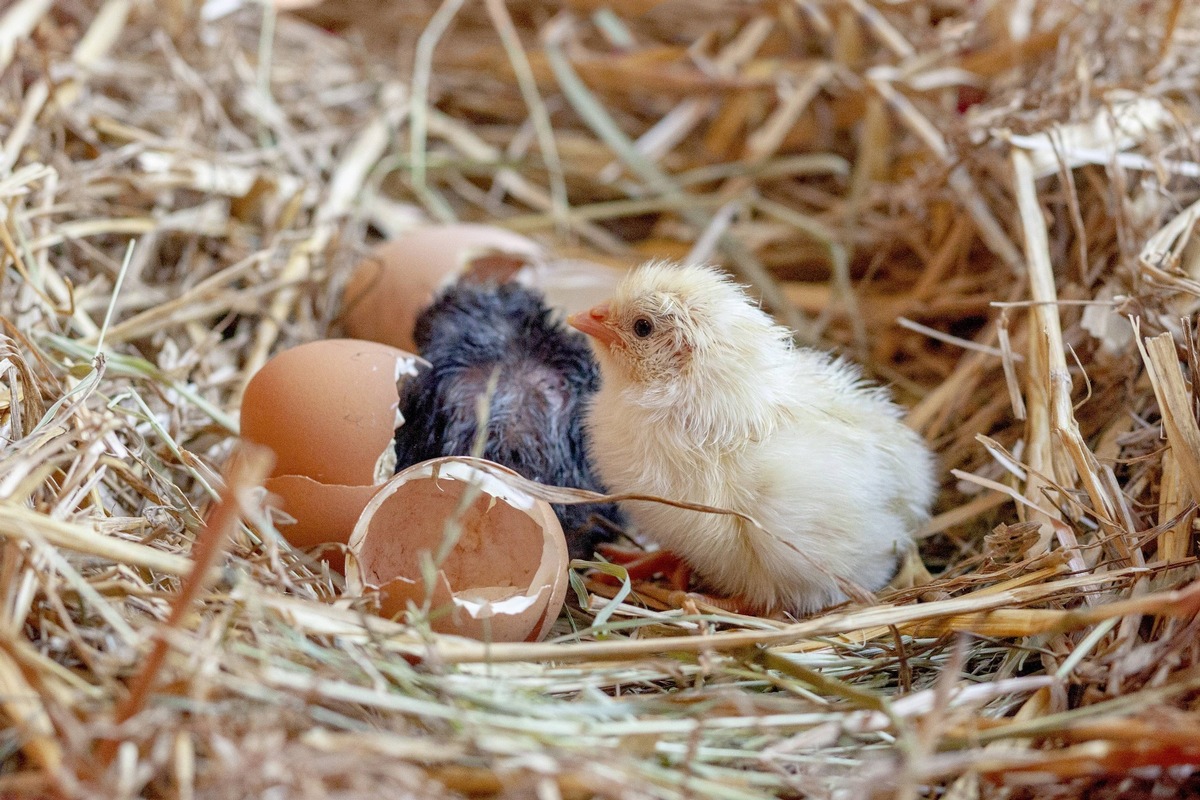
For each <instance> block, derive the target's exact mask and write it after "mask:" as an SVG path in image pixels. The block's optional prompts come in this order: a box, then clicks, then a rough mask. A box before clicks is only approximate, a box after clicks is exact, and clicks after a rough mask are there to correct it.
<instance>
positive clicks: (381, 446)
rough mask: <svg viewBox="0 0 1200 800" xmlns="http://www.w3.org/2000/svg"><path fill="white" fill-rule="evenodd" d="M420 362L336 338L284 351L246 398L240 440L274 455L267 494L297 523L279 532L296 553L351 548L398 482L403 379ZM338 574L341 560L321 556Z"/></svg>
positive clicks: (250, 387) (387, 349) (334, 554)
mask: <svg viewBox="0 0 1200 800" xmlns="http://www.w3.org/2000/svg"><path fill="white" fill-rule="evenodd" d="M418 362H419V359H417V358H416V357H415V356H413V355H412V354H410V353H406V352H404V351H403V350H398V349H396V348H394V347H388V346H386V345H381V344H376V343H374V342H362V341H357V340H353V339H329V340H324V341H317V342H310V343H308V344H303V345H300V346H299V347H294V348H292V349H291V350H285V351H284V352H282V353H280V354H278V355H277V356H275V357H274V358H272V359H271V360H270V361H268V362H267V363H266V364H264V365H263V367H262V369H260V370H259V371H258V372H257V373H255V375H254V377H253V378H251V379H250V383H249V384H247V386H246V392H245V394H244V395H243V397H242V411H241V417H242V423H241V431H242V436H243V437H244V438H246V439H248V440H250V441H252V442H257V443H259V444H262V445H266V446H267V447H269V448H271V450H272V451H273V452H274V453H275V467H274V469H273V470H272V471H271V477H270V478H269V479H268V480H267V481H266V483H265V486H266V489H267V490H268V491H269V492H271V493H272V494H274V495H276V496H277V497H278V498H279V500H280V501H281V507H282V510H283V511H284V512H285V513H286V514H287V515H288V516H290V517H292V518H293V519H295V520H296V522H295V523H294V524H290V525H281V526H280V533H282V534H283V536H284V537H285V538H286V539H287V540H288V541H289V542H291V543H292V545H293V546H295V547H298V548H308V547H313V546H316V545H320V544H327V543H341V544H345V543H346V542H347V540H349V538H350V533H351V531H353V529H354V524H355V522H356V521H357V520H358V517H359V514H360V513H361V512H362V509H363V506H365V505H366V504H367V501H368V500H370V498H371V496H372V495H373V494H374V493H375V491H376V490H377V489H378V488H379V486H380V485H381V484H382V483H383V482H384V481H385V480H386V479H387V478H388V477H390V476H391V474H392V470H393V468H394V465H395V451H394V449H393V439H394V436H395V429H396V428H397V427H398V426H399V425H400V424H401V423H402V422H403V419H402V418H401V416H400V413H399V404H400V396H399V391H398V388H397V383H398V381H399V380H400V379H401V378H402V377H403V376H405V375H411V374H415V373H416V366H417V363H418ZM322 557H324V558H325V559H326V560H327V561H329V563H330V565H331V566H332V567H334V568H335V569H340V561H341V556H340V553H337V552H335V550H334V549H333V548H330V549H329V550H328V551H327V552H326V553H325V554H323V556H322Z"/></svg>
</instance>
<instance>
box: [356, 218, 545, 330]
mask: <svg viewBox="0 0 1200 800" xmlns="http://www.w3.org/2000/svg"><path fill="white" fill-rule="evenodd" d="M543 257H544V253H543V251H542V248H541V247H540V246H539V245H538V244H537V243H536V242H534V241H533V240H532V239H527V238H525V237H524V236H521V235H520V234H517V233H513V232H512V231H508V230H505V229H503V228H496V227H492V226H490V225H474V224H467V223H462V224H453V225H430V226H428V227H423V228H415V229H413V230H412V231H409V232H408V233H406V234H405V235H403V236H401V237H399V238H398V239H394V240H392V241H390V242H388V243H386V244H383V245H380V246H379V247H377V248H376V249H375V250H374V251H372V253H371V254H370V255H369V256H367V258H366V259H364V260H363V261H362V263H360V264H359V265H358V266H357V267H355V269H354V272H353V273H352V274H351V276H350V280H349V282H348V283H347V284H346V290H345V292H344V293H343V295H342V322H343V323H344V325H345V328H346V333H347V334H348V335H350V336H352V337H354V338H356V339H366V340H368V341H372V342H380V343H383V344H388V345H392V346H393V347H399V348H402V349H405V350H414V349H416V343H415V342H414V341H413V326H414V325H415V324H416V321H417V317H418V316H419V315H420V313H421V312H422V311H424V310H425V308H426V307H427V306H428V305H429V304H430V303H432V302H433V298H434V296H435V295H436V294H437V292H438V291H439V290H441V289H443V288H444V287H446V286H448V285H450V284H451V283H453V282H454V281H456V280H458V279H459V278H462V277H464V276H471V277H472V278H473V279H477V280H495V281H497V282H502V281H505V280H508V279H510V278H511V277H512V276H513V274H515V273H516V272H517V271H518V270H520V269H521V268H522V267H525V266H526V265H529V264H535V263H537V262H539V261H541V260H542V259H543Z"/></svg>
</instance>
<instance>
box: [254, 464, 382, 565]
mask: <svg viewBox="0 0 1200 800" xmlns="http://www.w3.org/2000/svg"><path fill="white" fill-rule="evenodd" d="M263 485H264V486H265V487H266V489H267V491H268V492H270V493H271V494H273V495H276V497H277V498H278V505H279V507H280V508H281V509H282V510H283V511H284V512H285V513H286V514H287V515H288V516H290V517H292V518H294V519H295V520H296V521H295V522H294V523H292V524H282V523H281V524H280V525H279V532H280V533H281V534H282V535H283V537H284V538H285V539H287V540H288V541H289V542H291V544H292V546H293V547H297V548H299V549H301V550H307V549H308V548H310V547H316V546H318V545H322V544H346V543H347V542H349V541H350V534H351V533H353V532H354V525H355V523H357V522H358V518H359V517H360V516H361V515H362V511H363V508H365V507H366V505H367V502H368V501H369V500H370V499H371V498H372V497H374V496H375V493H376V492H378V491H379V488H380V487H379V485H373V486H338V485H329V484H324V483H317V482H316V481H314V480H313V479H312V478H306V477H304V476H303V475H280V476H278V477H275V478H267V480H266V482H265V483H264V484H263ZM320 557H321V558H322V559H323V560H325V561H327V562H328V563H329V566H330V568H331V569H334V570H337V571H338V572H341V571H342V570H343V569H344V563H343V557H342V551H341V550H340V549H339V548H335V547H330V548H326V549H325V550H323V551H321V553H320Z"/></svg>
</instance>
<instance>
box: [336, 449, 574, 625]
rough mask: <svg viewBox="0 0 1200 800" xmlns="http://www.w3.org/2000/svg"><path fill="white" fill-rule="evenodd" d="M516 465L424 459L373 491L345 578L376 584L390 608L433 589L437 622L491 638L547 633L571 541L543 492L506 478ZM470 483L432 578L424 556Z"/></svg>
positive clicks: (355, 585) (364, 585)
mask: <svg viewBox="0 0 1200 800" xmlns="http://www.w3.org/2000/svg"><path fill="white" fill-rule="evenodd" d="M504 474H510V475H515V474H516V473H514V472H512V471H511V470H509V469H507V468H505V467H502V466H500V465H499V464H493V463H492V462H489V461H485V460H483V459H475V458H465V457H452V458H437V459H433V460H430V461H424V462H422V463H420V464H416V465H414V466H412V467H409V468H408V469H406V470H404V471H402V472H400V473H398V474H397V475H396V476H395V477H394V478H392V479H391V480H390V481H388V483H387V484H386V485H385V486H384V487H383V488H381V489H380V490H379V492H378V493H377V494H376V495H375V496H374V497H372V498H371V500H370V502H368V503H367V506H366V508H365V509H363V513H362V516H361V517H360V518H359V520H358V524H357V525H355V527H354V533H353V534H352V535H351V536H350V545H349V553H348V555H347V558H346V586H347V588H348V590H349V591H350V592H351V593H354V594H361V593H363V592H364V591H369V590H373V589H378V590H379V599H380V606H381V609H380V610H381V613H382V614H383V615H384V616H387V617H393V616H396V615H397V614H401V613H403V612H404V611H405V610H406V609H407V608H408V605H409V603H412V604H413V605H414V606H416V607H418V608H419V607H422V606H423V605H424V603H425V600H426V597H427V596H428V597H429V599H430V625H431V627H432V628H433V630H435V631H438V632H440V633H456V634H460V635H463V636H470V637H472V638H475V639H480V640H484V641H497V642H520V641H540V640H541V639H543V638H544V637H545V636H546V634H547V633H549V631H550V628H551V626H552V625H553V624H554V620H555V619H557V617H558V612H559V611H560V610H562V606H563V601H564V600H565V598H566V593H567V580H568V578H567V566H568V564H569V557H568V555H567V542H566V539H565V538H564V536H563V532H562V526H561V525H560V524H559V522H558V518H557V517H556V516H555V515H554V511H553V509H551V508H550V505H549V504H548V503H546V502H545V501H544V500H538V499H536V498H534V497H532V496H530V495H528V494H526V493H525V492H523V491H521V490H519V489H517V488H515V487H513V486H509V485H508V484H506V483H505V482H504V480H503V477H502V476H503V475H504ZM473 485H475V486H478V487H479V488H480V493H479V496H478V497H476V498H475V499H474V501H473V502H472V503H471V504H470V506H468V507H467V509H466V510H465V512H464V513H462V515H461V517H460V518H459V519H458V523H459V526H460V528H459V531H460V532H459V535H458V539H457V541H456V542H455V543H454V546H453V548H452V549H451V550H450V552H449V554H448V555H447V556H446V558H445V560H444V561H443V562H442V563H441V565H440V566H439V568H438V570H437V572H436V577H435V579H434V585H433V587H432V588H431V589H429V588H427V586H426V584H425V580H424V579H423V578H422V568H421V565H422V561H423V559H425V558H428V557H431V556H429V555H426V554H435V553H437V551H438V550H439V548H441V547H442V542H443V541H444V538H445V536H446V530H447V520H452V519H454V518H455V513H456V510H457V509H458V507H459V504H460V502H461V500H462V497H463V495H464V494H465V493H466V492H467V491H469V490H470V487H472V486H473Z"/></svg>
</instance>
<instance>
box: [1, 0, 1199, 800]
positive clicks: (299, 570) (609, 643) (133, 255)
mask: <svg viewBox="0 0 1200 800" xmlns="http://www.w3.org/2000/svg"><path fill="white" fill-rule="evenodd" d="M302 13H304V14H306V15H307V18H306V19H305V18H300V17H297V16H293V15H291V14H290V13H279V14H276V12H275V11H274V10H272V9H270V8H264V7H263V6H262V5H259V4H254V3H249V2H238V1H237V0H228V2H219V0H211V2H207V3H204V4H199V3H196V2H189V0H173V2H164V3H154V2H151V0H106V1H105V2H96V3H84V2H58V3H55V2H53V1H52V0H16V2H10V3H8V4H7V6H6V8H5V9H4V10H3V12H2V13H0V108H2V113H0V198H2V199H3V204H2V205H0V244H2V245H3V250H2V255H0V259H2V260H3V264H4V275H3V285H2V287H0V292H2V298H3V306H2V310H3V320H2V321H3V335H2V336H0V398H2V402H3V406H2V411H0V415H2V416H0V422H2V424H3V437H4V439H3V448H2V449H0V459H2V466H0V498H2V500H0V541H2V543H3V545H2V546H3V551H2V558H0V592H2V603H3V605H2V612H0V613H2V615H3V620H2V621H3V625H4V627H5V634H4V636H3V637H2V639H0V714H2V716H3V719H4V723H3V726H4V727H3V735H2V737H0V743H2V749H0V753H2V758H3V761H2V764H3V768H2V770H0V794H2V795H3V796H5V797H16V796H25V795H28V796H38V797H47V796H64V797H99V796H104V797H135V796H147V797H172V798H224V797H306V798H333V797H338V798H352V797H363V798H367V797H381V796H388V797H407V796H412V797H442V796H447V797H448V796H463V795H465V796H490V795H505V796H526V795H528V796H534V795H536V796H538V797H542V798H555V797H568V798H576V797H577V798H586V797H614V798H616V797H621V798H624V797H630V798H634V797H664V798H683V797H689V798H729V799H732V798H756V797H767V796H778V795H785V796H814V797H826V796H829V797H834V796H836V797H847V798H855V797H877V796H878V797H918V796H938V797H945V798H959V799H966V798H975V797H990V796H999V795H1001V794H1003V795H1004V796H1006V797H1034V796H1038V797H1041V796H1083V795H1087V796H1089V797H1110V796H1118V795H1120V796H1130V795H1137V794H1147V795H1149V794H1154V795H1155V796H1167V795H1170V794H1173V793H1176V792H1184V791H1186V790H1189V789H1190V790H1192V791H1195V790H1196V789H1197V778H1196V777H1195V776H1194V775H1193V772H1192V765H1194V764H1197V763H1200V727H1198V726H1197V723H1196V717H1195V716H1194V715H1192V714H1191V713H1189V712H1190V711H1191V710H1192V707H1193V705H1194V703H1195V698H1196V696H1197V690H1198V689H1200V664H1198V663H1197V644H1196V642H1197V633H1198V627H1200V618H1198V617H1197V613H1198V611H1200V592H1198V591H1197V589H1196V587H1195V586H1193V585H1192V583H1191V581H1192V577H1193V575H1194V572H1195V566H1194V564H1195V561H1194V550H1193V548H1194V545H1193V538H1194V533H1193V530H1194V524H1193V523H1194V518H1195V511H1196V502H1195V501H1196V499H1197V498H1200V428H1198V426H1197V422H1196V418H1197V417H1196V409H1197V398H1196V397H1195V395H1194V392H1193V388H1192V384H1191V382H1190V381H1191V376H1193V375H1195V374H1197V369H1198V366H1200V352H1198V348H1197V343H1196V334H1195V331H1194V329H1193V325H1192V324H1191V319H1192V316H1193V314H1194V313H1195V311H1196V310H1197V308H1198V307H1200V249H1198V248H1197V246H1196V242H1195V240H1194V231H1195V221H1196V215H1195V211H1196V209H1197V208H1198V207H1200V206H1197V205H1194V203H1196V202H1197V198H1200V188H1198V186H1200V185H1198V184H1197V177H1200V153H1198V152H1197V151H1198V149H1200V148H1198V147H1197V144H1196V142H1195V141H1194V140H1193V138H1192V134H1191V132H1192V131H1193V130H1195V129H1196V128H1197V126H1198V125H1200V100H1198V99H1197V98H1198V97H1200V68H1198V66H1197V61H1196V60H1195V59H1194V58H1192V54H1193V53H1194V51H1195V48H1196V47H1197V46H1198V44H1200V14H1198V11H1197V9H1196V8H1194V7H1192V6H1191V5H1190V4H1186V3H1184V2H1182V1H1181V0H1175V1H1174V2H1170V1H1169V0H1151V1H1150V2H1144V3H1101V2H1084V0H1027V1H1026V2H1015V3H1008V2H1001V0H990V1H989V0H978V1H976V2H972V1H970V0H936V1H935V0H926V1H924V2H922V1H921V0H917V1H916V2H878V1H877V0H811V2H807V1H806V0H797V2H768V1H767V0H740V1H739V2H726V3H717V2H702V1H701V0H674V1H670V2H651V1H649V0H608V1H607V2H599V1H598V0H596V1H593V0H559V1H558V2H553V1H552V0H545V1H543V2H538V1H537V0H514V2H509V3H507V4H505V3H503V2H500V1H499V0H481V1H480V2H471V3H466V2H461V0H446V2H444V3H441V4H440V5H439V4H434V3H432V2H424V3H419V2H406V3H394V4H390V5H385V4H376V3H368V2H362V1H360V2H333V1H332V0H331V2H329V3H327V4H325V5H323V6H320V7H318V8H315V9H309V10H307V11H304V12H302ZM314 22H315V23H317V24H313V23H314ZM454 218H457V219H464V220H488V221H496V222H499V223H500V224H503V225H506V226H508V227H511V228H513V229H515V230H519V231H522V232H526V233H528V234H531V235H534V236H536V237H538V238H539V239H541V240H542V241H543V242H545V243H546V244H548V245H551V246H552V247H554V248H556V249H557V250H559V251H560V252H564V253H571V254H575V255H584V256H587V257H589V258H593V259H599V260H610V261H612V262H615V263H620V264H631V263H636V262H637V261H639V260H641V259H645V258H648V257H652V256H653V257H673V258H685V257H691V258H698V259H706V260H710V261H713V262H717V263H721V264H724V265H726V266H727V267H729V268H730V269H731V270H732V271H734V272H735V273H736V274H738V275H739V276H740V277H742V279H743V280H745V281H746V282H748V283H751V284H753V285H754V287H755V289H756V291H758V292H759V293H760V294H761V295H762V296H763V298H764V300H765V302H766V303H767V304H768V305H769V306H770V307H771V308H772V309H773V310H774V311H775V312H776V313H777V314H778V315H779V317H780V318H781V319H783V320H785V321H786V322H788V323H789V324H790V325H792V326H793V327H794V328H795V329H796V330H797V332H798V335H799V337H800V338H801V339H802V340H804V341H808V342H818V343H821V344H823V345H825V346H831V347H836V348H838V349H841V350H844V351H846V352H849V353H850V354H852V355H854V356H855V357H857V358H859V359H860V360H862V361H863V362H864V363H865V364H867V366H868V368H869V369H870V370H871V371H872V372H873V373H874V374H875V375H877V376H878V377H879V378H880V379H882V380H884V381H887V382H889V383H891V384H892V385H893V386H895V387H896V389H897V392H898V394H899V395H900V396H901V397H902V398H903V399H904V400H905V402H906V403H908V404H909V405H910V406H911V416H910V421H911V424H912V425H913V426H914V427H916V428H917V429H918V430H920V431H921V432H922V433H924V434H925V435H926V436H927V437H928V438H929V440H930V441H931V442H933V443H934V444H935V446H936V448H937V450H938V452H939V454H940V457H941V463H942V466H943V468H944V469H945V476H946V479H945V482H944V486H943V492H942V496H941V498H940V501H939V506H938V512H939V513H938V515H937V516H936V518H935V519H934V521H933V523H932V525H931V526H930V528H929V529H928V530H927V531H925V532H923V534H922V536H923V538H922V551H923V553H924V556H925V560H926V563H927V564H928V565H929V567H930V568H931V570H932V572H933V573H934V575H935V578H934V580H933V582H932V583H931V584H929V585H927V586H923V587H919V588H917V589H912V590H906V591H895V592H891V593H888V592H885V593H882V594H881V595H880V596H879V597H878V598H877V603H875V604H871V605H862V604H859V605H852V606H849V607H845V608H841V609H835V610H832V611H830V612H829V613H826V614H822V615H819V616H816V617H814V618H812V619H807V620H802V621H798V622H794V623H782V622H777V621H771V620H758V619H754V618H748V617H735V616H730V615H725V614H719V613H715V612H714V613H712V614H705V615H702V616H700V617H695V616H693V617H687V616H684V615H683V614H682V613H681V612H679V611H678V610H674V609H669V608H665V607H664V606H663V605H661V604H659V603H657V602H656V601H655V600H654V597H653V596H652V595H653V594H654V593H653V592H652V591H650V592H647V593H646V594H645V595H637V596H634V595H625V594H621V595H619V596H618V597H617V598H615V599H613V598H609V597H606V596H604V595H603V594H602V593H590V594H587V595H586V596H584V595H582V594H581V605H578V607H573V608H571V609H570V610H569V612H568V613H566V614H564V616H563V618H562V619H560V620H559V623H558V627H557V628H556V633H557V634H558V638H556V639H552V640H550V641H548V642H546V643H542V644H507V645H501V644H496V645H492V646H488V645H485V644H481V643H476V642H471V641H467V640H462V639H455V638H453V637H444V636H435V635H431V634H428V632H427V631H424V630H421V629H419V628H408V627H404V626H402V625H399V624H396V623H393V622H389V621H387V620H384V619H381V618H378V617H374V616H371V615H370V614H366V613H363V611H362V604H361V603H360V604H354V603H346V602H342V603H340V604H338V603H333V604H331V603H330V602H328V601H330V600H331V599H336V598H338V597H339V595H340V588H339V585H338V583H337V581H336V579H335V578H334V577H331V576H330V575H328V574H325V573H322V572H321V571H320V570H317V569H315V568H314V567H313V566H312V565H311V562H310V561H308V560H307V559H306V558H305V557H303V556H302V555H301V554H297V553H295V552H293V551H292V550H290V549H289V548H288V547H287V546H286V544H284V543H282V542H281V540H280V539H279V537H278V534H277V533H276V531H275V529H274V528H273V522H272V519H271V518H270V517H269V516H268V515H267V514H265V513H264V512H263V511H262V508H261V504H260V497H259V496H257V495H254V493H253V491H252V489H253V484H254V482H255V469H254V466H255V465H254V464H253V463H252V462H251V461H246V462H244V463H243V464H242V468H241V469H230V470H228V474H227V475H226V477H221V474H222V472H223V470H226V467H225V466H224V465H225V464H226V462H227V461H228V460H229V455H230V453H231V451H232V449H233V442H234V441H235V434H236V427H237V426H236V419H237V407H238V398H239V395H240V392H241V390H242V387H243V386H244V385H245V382H246V380H247V378H248V376H249V375H251V374H252V373H253V372H254V371H255V370H256V369H257V368H258V367H259V366H260V365H261V364H262V363H263V362H264V361H265V360H266V359H267V358H268V357H269V356H270V355H271V354H273V353H275V352H277V351H279V350H280V349H283V348H286V347H289V346H292V345H295V344H298V343H300V342H304V341H308V340H311V339H314V338H318V337H321V336H325V335H329V334H330V333H336V330H337V310H338V308H337V307H338V295H339V290H340V287H341V286H342V284H343V283H344V281H345V276H346V271H347V268H348V267H349V266H350V265H351V264H352V263H353V262H354V261H355V259H356V258H357V257H358V256H359V255H361V253H362V252H363V251H364V250H365V248H366V247H367V246H369V245H370V244H371V243H373V242H375V241H377V240H378V239H380V238H385V237H388V236H391V235H394V234H396V233H397V232H399V231H402V230H404V229H405V228H407V227H409V226H411V225H413V224H416V223H418V222H420V221H423V220H444V219H454ZM131 243H132V248H131V247H130V245H131ZM314 379H315V380H316V379H319V378H314ZM239 503H240V504H241V505H242V506H243V507H244V508H243V512H242V522H241V523H240V524H239V523H237V519H238V514H237V509H238V504H239ZM206 515H207V520H208V521H207V524H206V523H205V522H204V520H205V518H206ZM702 610H703V609H702Z"/></svg>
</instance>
